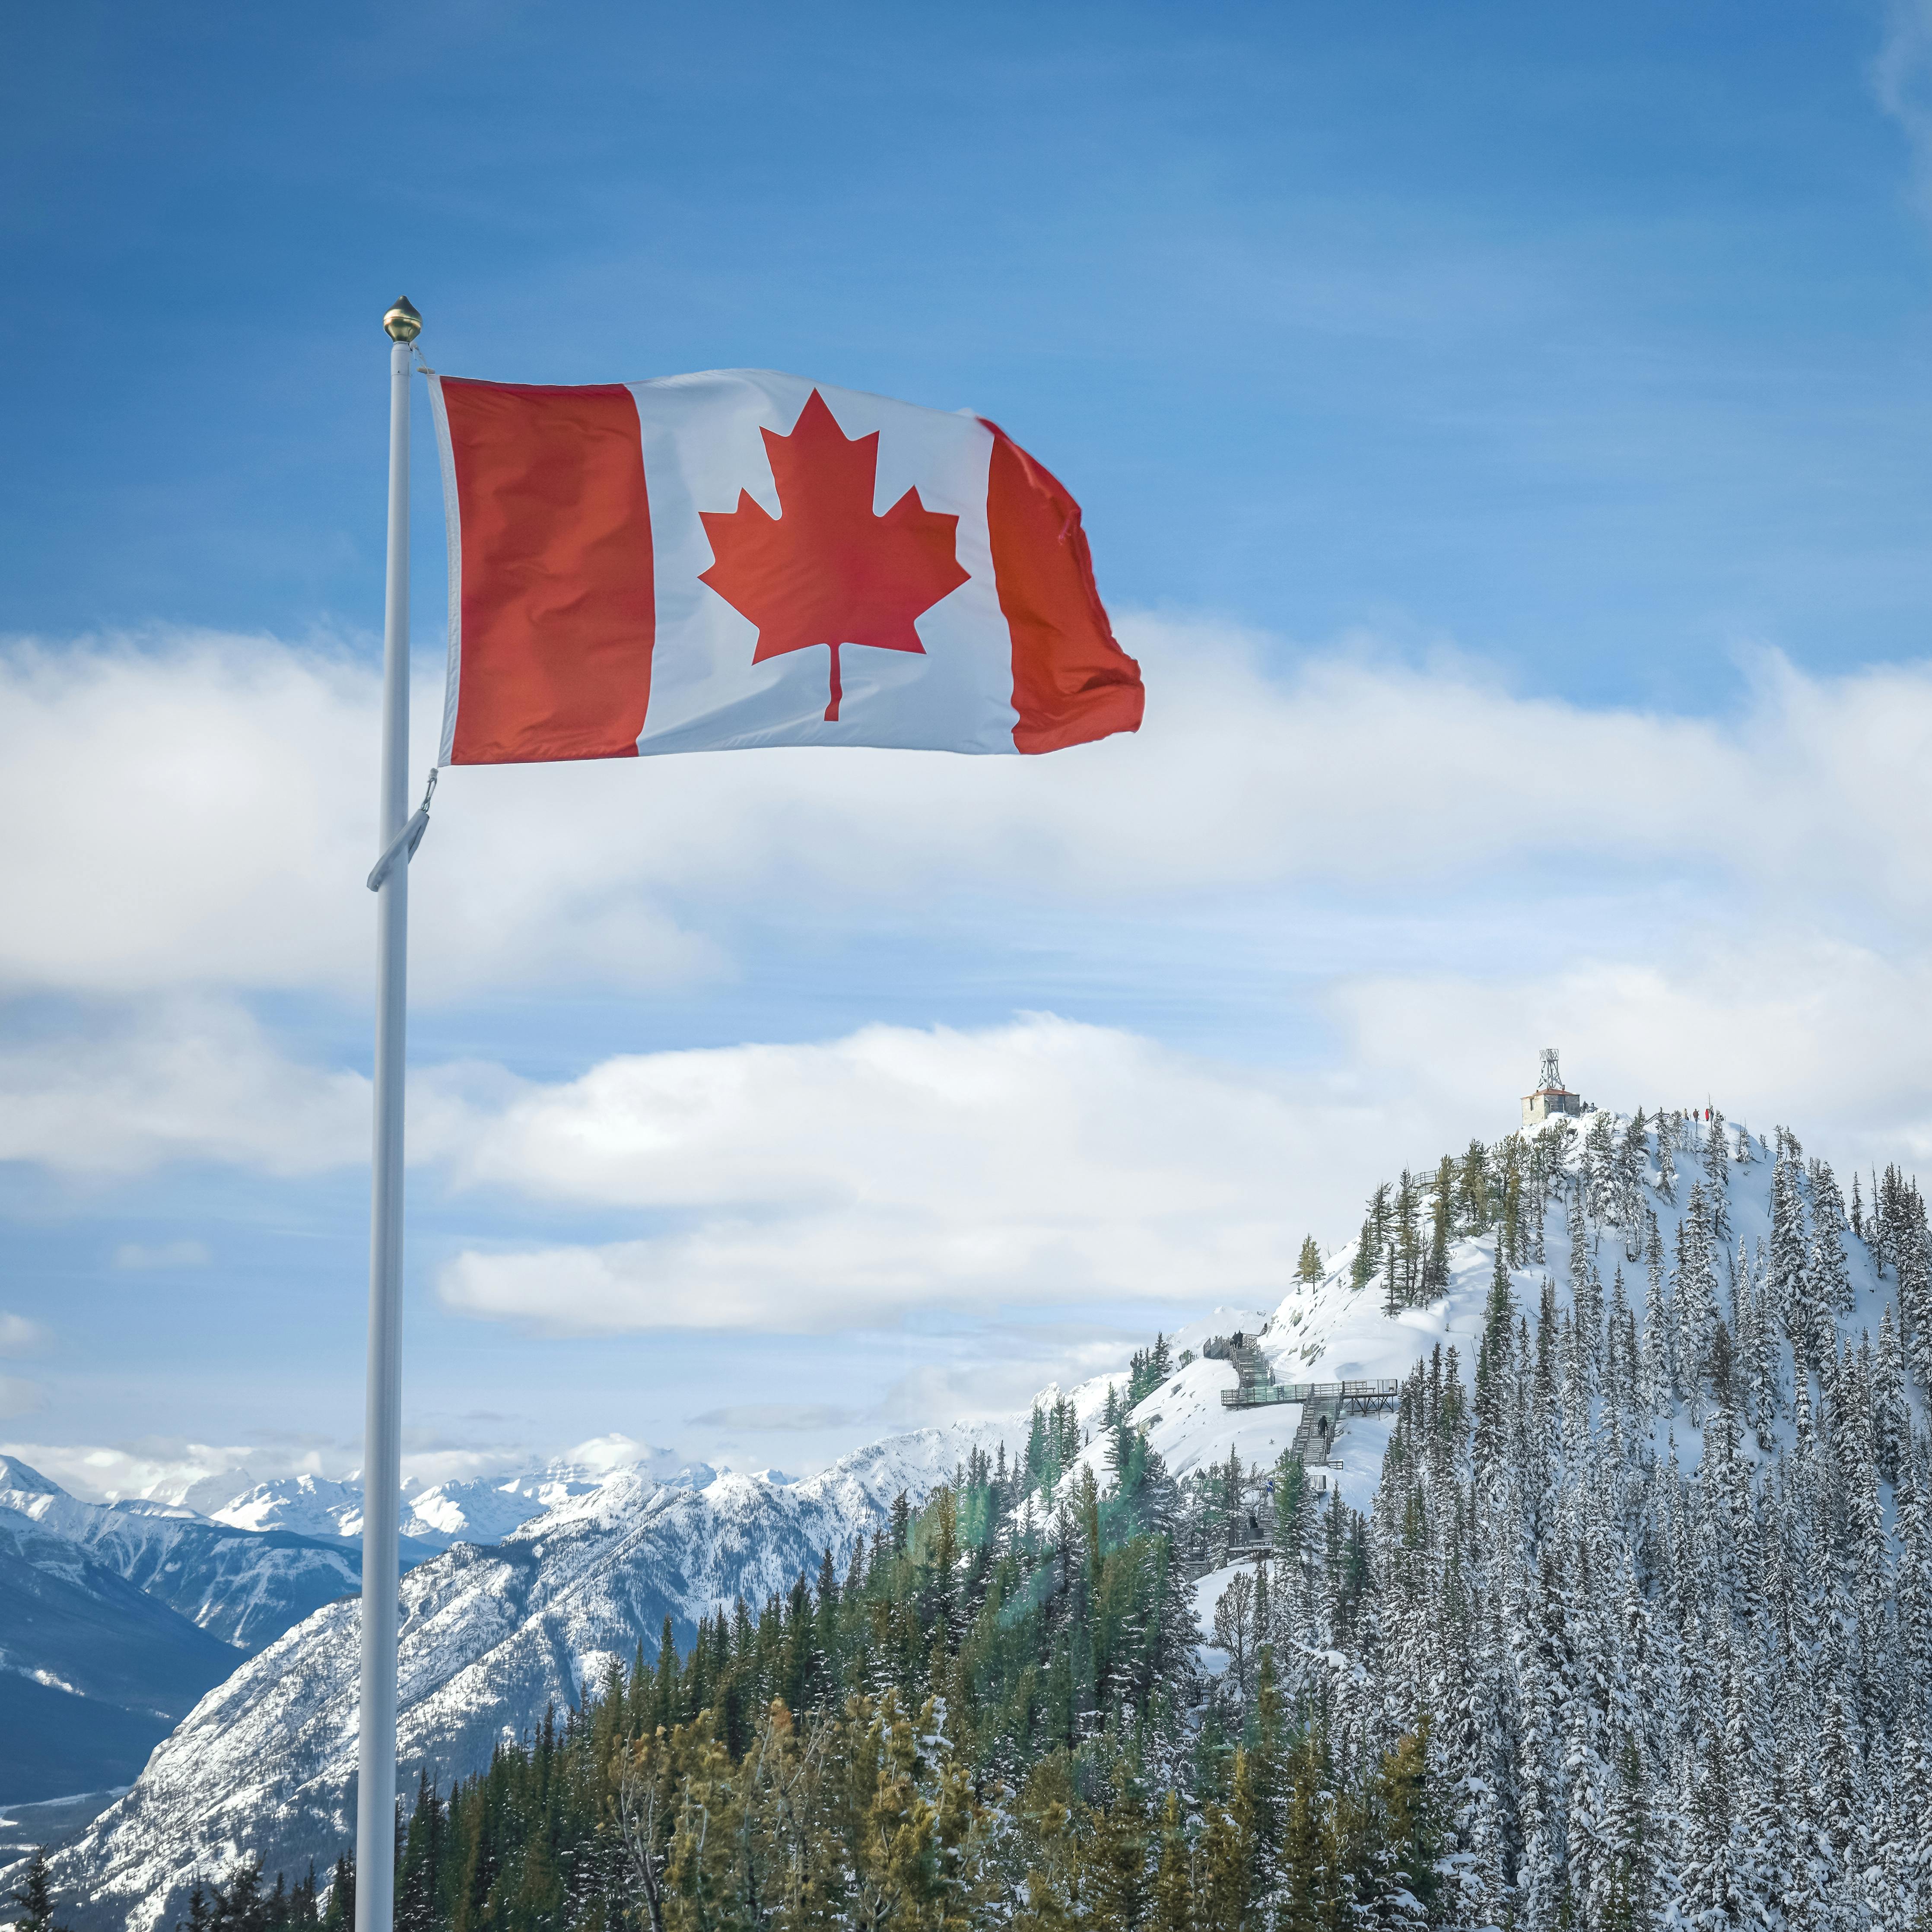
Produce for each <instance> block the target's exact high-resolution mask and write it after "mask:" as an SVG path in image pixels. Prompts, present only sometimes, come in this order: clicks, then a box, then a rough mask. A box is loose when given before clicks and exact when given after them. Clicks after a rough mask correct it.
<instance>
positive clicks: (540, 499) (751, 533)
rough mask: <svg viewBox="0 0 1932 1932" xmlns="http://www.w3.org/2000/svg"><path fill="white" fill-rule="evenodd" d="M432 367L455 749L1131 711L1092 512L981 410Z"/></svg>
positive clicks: (1043, 744)
mask: <svg viewBox="0 0 1932 1932" xmlns="http://www.w3.org/2000/svg"><path fill="white" fill-rule="evenodd" d="M430 390H431V398H432V401H433V405H434V410H435V415H436V422H437V435H438V438H439V440H440V443H441V446H442V453H443V493H444V500H445V505H446V511H447V514H448V517H449V557H450V598H449V608H450V619H449V683H448V687H447V694H446V700H445V703H444V709H443V749H442V762H443V763H445V764H458V765H476V764H505V763H527V762H531V761H535V760H546V759H556V758H618V757H636V756H637V755H638V754H640V753H644V752H655V751H725V750H736V749H740V748H747V747H750V746H753V745H895V746H902V747H906V748H926V749H930V750H941V751H1057V750H1058V749H1059V748H1061V747H1062V746H1063V745H1077V744H1082V743H1084V742H1087V741H1088V739H1094V738H1103V737H1106V736H1108V735H1109V733H1112V732H1115V731H1132V730H1136V728H1138V727H1139V724H1140V721H1141V707H1142V696H1143V694H1142V687H1141V679H1140V667H1139V665H1138V664H1136V662H1135V661H1134V660H1133V658H1130V657H1129V656H1128V655H1127V653H1126V652H1124V651H1123V650H1122V649H1121V647H1120V646H1119V645H1118V643H1115V640H1114V636H1113V632H1112V629H1111V628H1110V627H1109V624H1108V621H1107V613H1106V610H1105V608H1104V607H1103V606H1102V604H1101V602H1100V593H1099V592H1098V591H1097V589H1095V587H1094V571H1093V565H1092V563H1091V560H1090V559H1089V557H1088V550H1087V539H1086V537H1085V535H1084V533H1083V532H1082V529H1081V527H1080V507H1079V505H1078V504H1077V503H1076V502H1074V500H1073V498H1072V497H1071V496H1070V495H1068V493H1067V491H1066V490H1065V489H1064V488H1063V487H1062V486H1061V484H1060V483H1059V482H1058V481H1056V480H1055V478H1054V477H1053V476H1052V475H1050V474H1049V472H1047V471H1046V469H1043V468H1042V467H1041V466H1040V464H1039V463H1036V462H1035V461H1034V459H1033V458H1031V457H1030V456H1029V455H1027V453H1026V452H1025V450H1023V449H1021V448H1020V447H1019V445H1018V444H1016V443H1014V442H1013V440H1011V439H1010V437H1007V435H1006V434H1004V432H1003V431H1001V430H1000V429H999V428H998V427H996V426H995V425H993V424H992V423H989V422H984V421H983V420H981V419H980V418H978V417H977V416H968V415H963V414H962V415H959V416H949V415H947V414H945V413H944V412H942V411H940V410H927V409H919V408H915V407H913V406H912V405H911V404H906V403H896V402H890V401H886V399H885V398H883V397H879V396H870V395H862V394H860V393H859V392H857V391H855V390H851V389H834V388H832V387H830V386H829V385H826V384H823V383H820V384H818V385H816V386H814V384H812V383H808V382H805V381H803V380H801V379H800V378H799V377H796V376H781V375H778V374H773V373H772V372H771V371H768V370H762V369H733V370H721V371H713V372H712V373H710V374H705V375H697V376H673V377H667V378H665V379H664V380H661V381H658V382H651V383H608V384H598V385H595V386H589V387H586V388H572V389H544V388H534V387H530V386H526V385H523V384H520V383H478V382H469V381H461V380H458V379H456V378H455V377H431V378H430Z"/></svg>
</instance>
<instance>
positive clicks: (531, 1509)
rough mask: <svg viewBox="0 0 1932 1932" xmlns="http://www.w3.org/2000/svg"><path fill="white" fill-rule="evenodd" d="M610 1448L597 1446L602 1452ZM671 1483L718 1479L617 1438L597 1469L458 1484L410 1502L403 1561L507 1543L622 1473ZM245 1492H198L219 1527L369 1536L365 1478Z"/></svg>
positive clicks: (548, 1469) (564, 1467)
mask: <svg viewBox="0 0 1932 1932" xmlns="http://www.w3.org/2000/svg"><path fill="white" fill-rule="evenodd" d="M602 1446H603V1445H593V1447H602ZM616 1469H629V1470H634V1471H637V1472H639V1473H640V1474H643V1475H650V1476H654V1477H656V1478H659V1479H660V1480H662V1481H684V1482H686V1483H689V1482H691V1481H696V1482H697V1483H698V1484H700V1487H701V1486H702V1484H704V1483H707V1482H709V1481H710V1480H711V1478H712V1475H714V1474H715V1472H714V1471H712V1469H709V1468H708V1467H706V1466H705V1465H703V1464H701V1463H700V1464H697V1465H696V1466H693V1467H692V1468H691V1469H682V1468H680V1467H679V1465H678V1463H677V1461H676V1458H675V1457H673V1456H672V1455H671V1454H670V1451H668V1450H660V1449H642V1448H640V1446H639V1445H637V1444H634V1443H628V1442H623V1441H622V1439H616V1441H615V1444H614V1446H613V1450H612V1453H610V1454H608V1455H607V1456H605V1457H602V1458H601V1459H600V1460H596V1461H577V1462H563V1461H559V1462H553V1463H549V1464H547V1465H546V1466H544V1468H542V1469H528V1470H523V1471H520V1472H515V1473H513V1474H508V1475H493V1476H472V1477H454V1478H450V1479H449V1481H445V1482H441V1483H437V1484H434V1485H433V1486H431V1487H428V1488H422V1489H414V1490H405V1491H404V1498H403V1517H402V1534H403V1560H404V1562H405V1563H414V1562H419V1561H420V1560H421V1559H422V1558H423V1557H425V1556H428V1555H430V1554H431V1553H433V1552H434V1551H437V1550H447V1549H449V1547H450V1546H451V1545H452V1544H456V1543H481V1544H493V1543H500V1542H501V1541H502V1540H503V1538H505V1537H506V1536H508V1535H509V1533H510V1532H511V1530H513V1529H516V1528H517V1526H519V1525H520V1524H522V1523H528V1522H529V1520H530V1519H531V1518H532V1517H537V1516H541V1515H542V1514H543V1513H544V1511H545V1510H547V1509H553V1508H556V1505H558V1504H559V1503H562V1502H568V1501H569V1500H570V1499H571V1498H572V1497H573V1496H588V1495H589V1493H591V1491H592V1490H595V1489H596V1488H597V1487H598V1485H599V1484H601V1483H602V1482H603V1481H604V1479H605V1478H607V1476H609V1475H610V1474H611V1473H612V1472H613V1470H616ZM233 1473H234V1474H235V1475H236V1476H238V1477H239V1478H240V1480H241V1486H240V1487H233V1488H223V1490H221V1492H220V1496H219V1497H218V1498H217V1496H215V1495H214V1493H212V1492H211V1489H210V1487H209V1485H208V1484H206V1483H205V1482H204V1483H202V1484H199V1485H197V1489H196V1493H197V1494H198V1495H199V1497H200V1499H201V1501H200V1503H199V1505H198V1507H199V1508H200V1509H201V1511H202V1514H205V1516H207V1517H208V1518H209V1519H210V1520H211V1521H213V1522H215V1523H227V1524H229V1525H231V1526H233V1527H234V1528H236V1529H253V1530H287V1531H290V1532H293V1533H294V1534H295V1535H299V1536H308V1537H320V1538H344V1539H349V1540H353V1539H356V1538H359V1537H360V1536H361V1535H362V1482H361V1481H360V1479H359V1478H356V1477H354V1476H350V1477H346V1478H341V1479H340V1480H337V1479H335V1478H329V1477H326V1476H316V1475H299V1476H279V1477H277V1478H275V1479H274V1480H272V1481H268V1482H256V1481H254V1480H253V1479H251V1478H248V1475H247V1474H246V1472H233Z"/></svg>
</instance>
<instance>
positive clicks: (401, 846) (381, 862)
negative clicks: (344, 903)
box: [368, 765, 437, 892]
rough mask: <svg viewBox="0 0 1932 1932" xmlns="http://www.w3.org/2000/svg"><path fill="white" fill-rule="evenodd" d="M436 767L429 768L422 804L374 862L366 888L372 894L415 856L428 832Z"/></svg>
mask: <svg viewBox="0 0 1932 1932" xmlns="http://www.w3.org/2000/svg"><path fill="white" fill-rule="evenodd" d="M436 781H437V767H436V766H434V765H432V766H431V767H430V772H429V784H428V788H427V789H426V790H425V791H424V793H423V802H422V804H420V805H418V806H417V807H416V810H415V811H413V812H412V813H411V814H410V821H409V823H407V825H405V826H404V827H403V829H401V831H400V832H398V833H397V834H396V835H395V838H392V840H391V841H389V850H387V851H386V852H385V853H383V856H381V857H380V859H377V861H376V868H375V870H374V871H372V872H371V874H369V877H368V886H369V889H370V890H371V892H380V891H381V890H382V889H383V880H386V878H388V877H389V874H391V873H392V871H395V868H396V867H397V866H398V865H407V864H408V863H409V862H410V860H411V859H413V858H414V857H415V856H416V847H418V846H419V845H420V844H422V841H423V834H424V833H425V832H427V831H428V829H429V802H430V800H431V799H433V798H434V797H435V796H436Z"/></svg>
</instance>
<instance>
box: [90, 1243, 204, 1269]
mask: <svg viewBox="0 0 1932 1932" xmlns="http://www.w3.org/2000/svg"><path fill="white" fill-rule="evenodd" d="M212 1259H214V1257H213V1256H211V1254H210V1253H208V1244H207V1243H206V1242H205V1241H158V1242H155V1243H154V1244H151V1245H144V1244H142V1243H141V1242H139V1241H123V1242H122V1243H121V1245H120V1246H119V1247H117V1248H116V1249H115V1250H114V1265H115V1267H116V1268H127V1269H132V1270H134V1271H141V1270H144V1269H149V1268H205V1267H207V1265H208V1263H209V1262H210V1261H211V1260H212Z"/></svg>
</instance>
